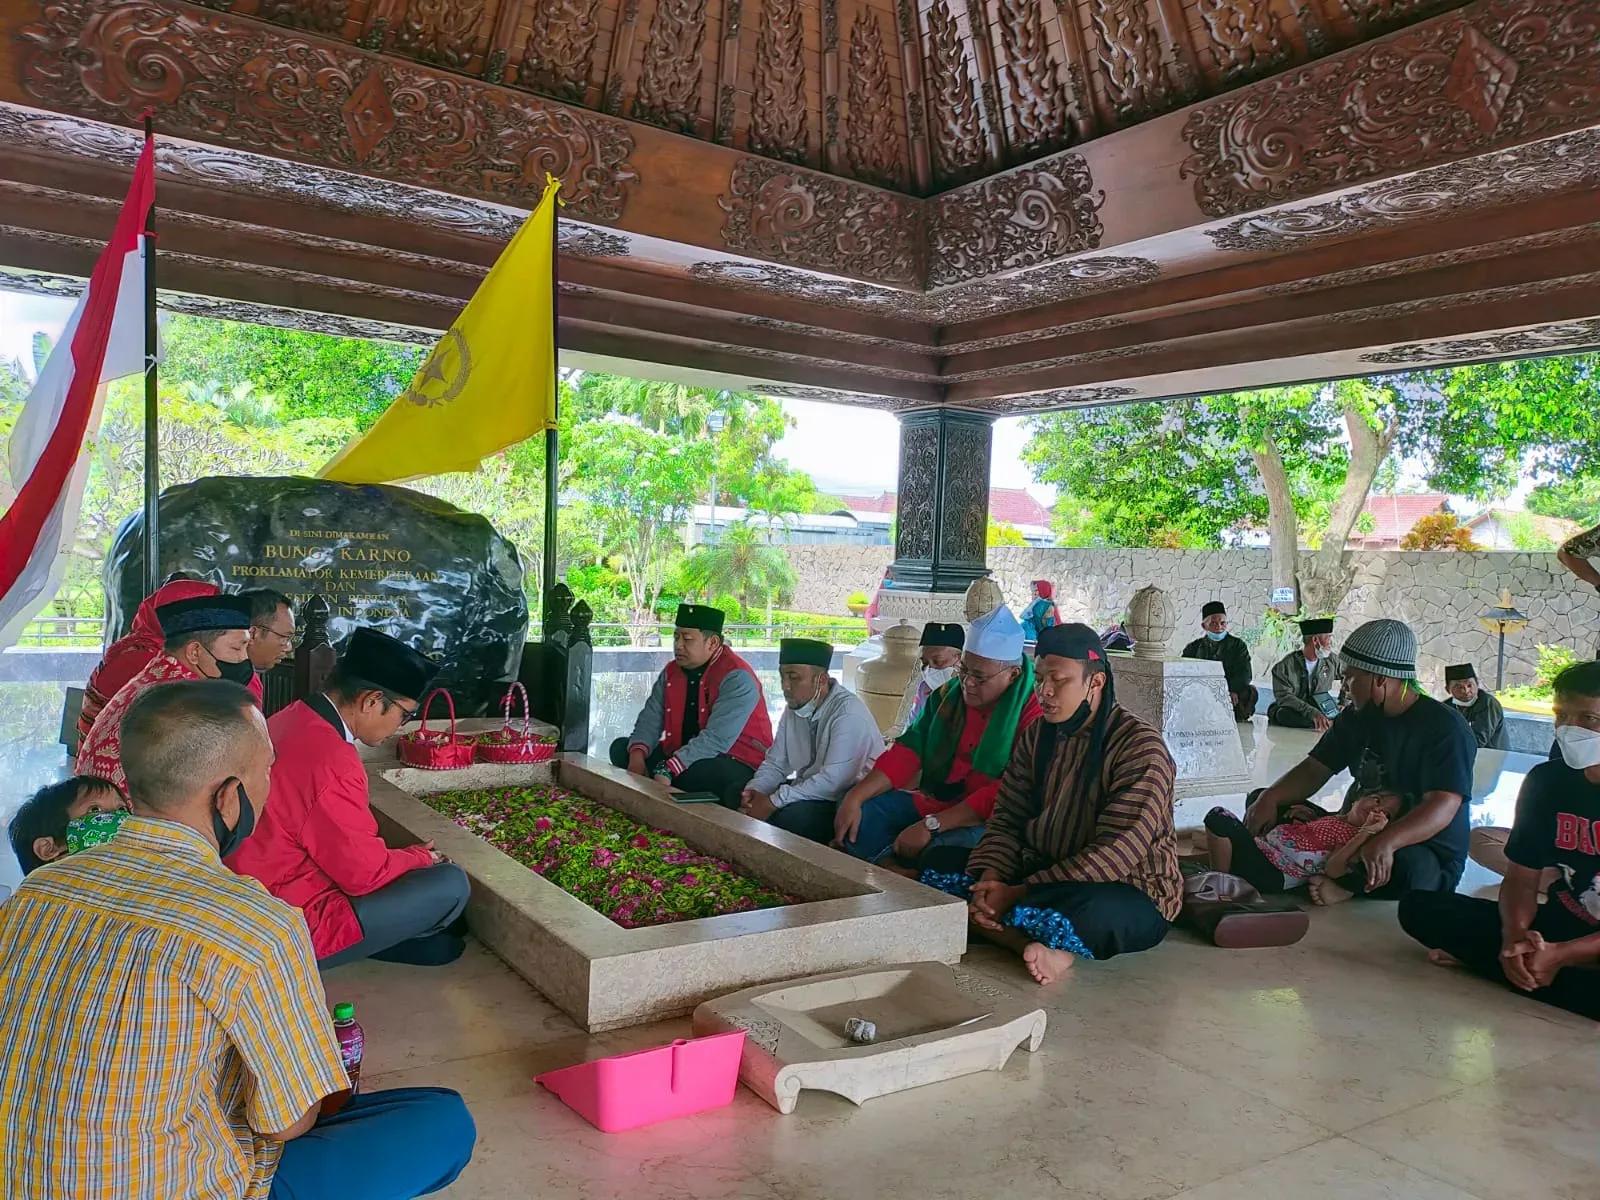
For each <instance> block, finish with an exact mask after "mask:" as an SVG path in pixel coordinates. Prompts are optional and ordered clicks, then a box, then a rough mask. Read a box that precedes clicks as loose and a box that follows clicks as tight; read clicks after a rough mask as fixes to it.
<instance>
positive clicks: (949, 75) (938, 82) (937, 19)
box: [928, 0, 983, 184]
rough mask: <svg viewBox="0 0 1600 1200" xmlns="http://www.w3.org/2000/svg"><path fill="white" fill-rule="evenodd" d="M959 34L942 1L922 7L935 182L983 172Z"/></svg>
mask: <svg viewBox="0 0 1600 1200" xmlns="http://www.w3.org/2000/svg"><path fill="white" fill-rule="evenodd" d="M972 84H973V80H972V72H971V68H970V67H969V66H968V65H967V56H966V52H965V50H964V49H963V48H962V44H961V31H960V30H959V29H958V28H957V27H956V19H955V17H954V16H953V15H952V14H951V12H950V6H949V4H948V3H947V2H946V0H934V2H933V4H932V6H931V7H930V8H929V9H928V89H929V95H928V107H929V109H930V112H929V114H928V124H929V126H930V127H931V133H932V137H933V168H934V175H935V177H936V178H937V179H938V180H939V181H940V182H941V183H947V184H948V183H958V182H960V181H962V180H965V179H971V178H972V177H973V176H974V175H976V174H978V172H979V171H981V170H982V169H983V128H982V126H981V125H980V123H979V121H978V106H977V103H976V101H975V100H974V99H973V86H972Z"/></svg>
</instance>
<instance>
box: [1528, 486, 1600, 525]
mask: <svg viewBox="0 0 1600 1200" xmlns="http://www.w3.org/2000/svg"><path fill="white" fill-rule="evenodd" d="M1528 511H1529V512H1533V513H1538V514H1540V515H1541V516H1545V517H1565V518H1566V519H1567V520H1569V521H1576V522H1578V524H1580V525H1583V526H1586V527H1587V526H1589V525H1593V524H1594V523H1595V522H1597V521H1600V475H1579V476H1576V477H1573V478H1565V479H1555V480H1552V481H1550V482H1549V483H1541V484H1540V485H1539V486H1538V487H1536V488H1534V489H1533V491H1531V492H1529V493H1528Z"/></svg>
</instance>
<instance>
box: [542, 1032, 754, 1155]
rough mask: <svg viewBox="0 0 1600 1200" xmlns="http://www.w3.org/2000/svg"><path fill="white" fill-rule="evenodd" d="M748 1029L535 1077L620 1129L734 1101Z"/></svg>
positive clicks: (598, 1124)
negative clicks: (740, 1058)
mask: <svg viewBox="0 0 1600 1200" xmlns="http://www.w3.org/2000/svg"><path fill="white" fill-rule="evenodd" d="M743 1053H744V1030H742V1029H736V1030H734V1031H733V1032H732V1033H716V1034H712V1035H711V1036H710V1037H703V1038H694V1039H693V1040H691V1041H683V1040H679V1041H675V1042H673V1043H672V1044H671V1045H668V1046H656V1047H655V1048H653V1049H650V1050H636V1051H635V1052H634V1053H632V1054H618V1055H616V1056H614V1057H612V1058H597V1059H595V1060H594V1061H593V1062H586V1063H578V1064H577V1065H576V1066H572V1067H562V1068H561V1069H560V1070H557V1071H546V1072H545V1073H544V1074H543V1075H539V1076H536V1077H535V1082H537V1083H542V1084H543V1085H544V1086H545V1087H547V1088H549V1089H550V1090H551V1091H552V1092H554V1093H555V1094H556V1095H557V1096H559V1097H560V1098H561V1102H562V1103H563V1104H565V1105H566V1106H567V1107H568V1108H570V1109H572V1110H573V1111H574V1112H576V1113H577V1114H578V1115H579V1116H581V1117H583V1119H584V1120H586V1121H588V1122H589V1124H591V1125H593V1126H594V1127H595V1128H596V1129H598V1130H600V1131H601V1132H603V1133H621V1132H622V1131H623V1130H624V1129H638V1128H639V1127H640V1126H641V1125H654V1124H655V1123H656V1122H657V1121H667V1120H671V1119H672V1118H673V1117H687V1116H688V1115H689V1114H690V1113H697V1112H705V1111H706V1110H707V1109H712V1108H721V1107H722V1106H723V1105H725V1104H731V1103H733V1091H734V1088H736V1087H738V1086H739V1057H740V1055H742V1054H743Z"/></svg>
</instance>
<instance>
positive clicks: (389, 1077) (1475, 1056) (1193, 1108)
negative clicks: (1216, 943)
mask: <svg viewBox="0 0 1600 1200" xmlns="http://www.w3.org/2000/svg"><path fill="white" fill-rule="evenodd" d="M631 698H632V697H631V695H629V696H628V697H627V699H630V700H631ZM24 699H25V700H26V701H27V702H28V704H27V707H28V709H29V710H30V711H29V712H28V713H27V714H26V715H24V714H22V713H20V712H19V708H18V707H15V706H13V705H12V704H11V703H0V710H6V709H9V712H8V713H7V716H8V717H9V718H10V719H9V720H8V721H6V730H5V731H6V733H7V734H8V735H10V736H8V737H6V738H5V739H3V741H4V744H3V745H0V817H3V816H4V815H5V813H6V811H7V810H8V809H9V808H11V807H13V806H14V804H15V803H16V801H17V800H20V798H21V796H22V795H24V794H26V792H27V791H31V790H32V788H33V787H36V786H38V783H39V782H42V781H43V780H44V779H46V778H49V777H50V776H51V775H52V774H53V773H54V772H55V771H56V770H59V769H60V763H59V753H58V752H55V753H54V756H52V751H51V750H50V749H49V748H48V745H47V744H46V743H47V741H48V739H44V738H40V737H38V736H37V734H36V733H35V732H34V730H33V728H32V727H33V726H34V725H39V726H40V727H41V728H42V727H43V725H45V724H47V723H48V722H47V720H46V718H47V717H48V716H49V710H50V709H51V707H52V705H53V704H58V703H59V698H58V697H57V696H54V695H42V694H41V695H40V696H37V697H36V696H33V695H32V694H29V695H27V696H22V695H20V694H11V695H7V696H4V697H0V700H5V701H8V702H10V701H17V700H24ZM622 699H623V698H622V697H621V696H618V697H615V698H614V700H618V701H620V700H622ZM623 706H625V701H624V705H623ZM614 710H615V711H620V707H619V706H618V705H617V704H615V703H613V704H610V705H607V711H614ZM56 711H59V709H56ZM1241 731H1242V734H1243V736H1244V738H1245V745H1246V750H1247V753H1248V756H1249V759H1250V763H1251V769H1252V775H1253V778H1254V779H1255V781H1256V782H1258V783H1266V782H1269V781H1270V780H1271V779H1273V778H1275V777H1276V776H1277V775H1279V774H1281V773H1282V772H1283V771H1284V770H1286V769H1287V768H1288V767H1290V766H1292V765H1293V764H1294V763H1295V762H1296V761H1298V760H1299V758H1300V757H1301V756H1302V755H1303V754H1304V753H1305V751H1306V750H1307V749H1308V748H1309V746H1310V745H1311V743H1312V741H1313V740H1314V739H1313V736H1312V735H1311V734H1309V733H1303V732H1297V731H1287V730H1268V729H1267V728H1266V726H1265V723H1264V721H1263V719H1261V718H1257V719H1256V721H1255V723H1254V724H1253V725H1251V726H1247V727H1246V726H1242V727H1241ZM52 732H53V727H52ZM1537 761H1538V760H1537V759H1534V758H1530V757H1528V756H1526V755H1508V754H1501V753H1499V752H1494V751H1483V752H1481V753H1480V754H1479V756H1478V770H1477V786H1476V789H1475V791H1476V797H1475V802H1474V804H1473V806H1472V819H1473V823H1474V824H1475V825H1483V824H1507V823H1509V821H1510V818H1511V812H1512V807H1513V805H1514V802H1515V798H1516V793H1517V788H1518V787H1519V786H1520V784H1521V781H1522V777H1523V776H1524V775H1525V774H1526V772H1527V771H1528V770H1529V769H1531V768H1532V766H1534V765H1535V764H1536V762H1537ZM1341 786H1342V785H1341V782H1340V781H1338V780H1335V781H1333V782H1332V783H1330V785H1329V789H1328V791H1329V792H1330V793H1332V792H1335V791H1338V790H1339V789H1340V788H1341ZM1242 799H1243V798H1242V797H1217V798H1207V799H1198V800H1189V801H1185V802H1183V804H1182V805H1181V806H1180V809H1181V810H1180V814H1179V823H1180V825H1184V824H1194V823H1197V822H1198V820H1199V817H1200V815H1202V814H1203V813H1204V812H1205V810H1206V808H1208V807H1209V806H1210V805H1211V804H1213V803H1218V802H1221V803H1224V804H1228V805H1230V806H1235V807H1237V805H1238V804H1239V803H1241V802H1242ZM14 871H15V864H14V863H13V862H11V861H10V856H9V854H0V884H5V883H9V882H11V877H10V876H9V875H8V874H7V872H12V873H14ZM1470 871H1471V872H1472V873H1471V874H1469V875H1468V877H1467V878H1466V879H1465V880H1464V881H1463V885H1462V887H1463V890H1467V891H1488V890H1489V889H1490V888H1491V887H1492V885H1493V884H1494V882H1495V880H1494V878H1493V877H1492V876H1490V875H1489V874H1488V873H1486V872H1482V871H1481V870H1480V869H1478V868H1476V867H1473V868H1470ZM965 961H966V964H967V965H968V966H969V967H972V968H973V969H975V970H977V971H979V972H981V973H984V974H986V975H989V976H991V977H992V978H994V979H995V980H997V981H1000V982H1002V983H1004V984H1006V985H1007V986H1010V987H1012V988H1015V989H1017V990H1019V991H1023V992H1031V993H1035V994H1037V995H1038V996H1039V997H1040V1000H1041V1002H1042V1003H1043V1004H1044V1005H1045V1006H1046V1007H1047V1008H1048V1010H1049V1013H1050V1030H1049V1032H1048V1034H1047V1035H1046V1039H1045V1043H1044V1046H1043V1047H1042V1048H1041V1050H1040V1051H1039V1052H1038V1053H1037V1054H1034V1055H1029V1054H1027V1053H1026V1052H1022V1051H1019V1052H1018V1053H1016V1054H1015V1055H1014V1056H1013V1057H1012V1059H1011V1061H1010V1063H1009V1064H1008V1065H1007V1067H1006V1068H1005V1070H1004V1071H1002V1072H1000V1073H997V1074H989V1075H980V1076H975V1077H969V1078H967V1079H962V1080H956V1081H953V1082H950V1083H945V1084H937V1085H933V1086H930V1087H926V1088H921V1089H918V1090H915V1091H911V1092H906V1093H902V1094H900V1095H896V1096H889V1097H885V1098H883V1099H879V1100H874V1101H871V1102H869V1103H868V1104H866V1105H864V1106H862V1107H861V1108H856V1107H854V1106H852V1105H851V1104H850V1103H849V1102H848V1101H845V1100H842V1099H838V1098H836V1097H832V1096H828V1095H826V1094H820V1093H806V1094H804V1095H803V1096H802V1098H801V1100H800V1104H799V1107H798V1108H797V1109H796V1111H795V1113H794V1114H793V1115H792V1116H789V1117H781V1116H779V1115H778V1114H777V1113H776V1112H774V1111H773V1110H772V1109H770V1108H768V1107H767V1105H766V1104H765V1103H763V1102H762V1101H760V1100H758V1099H757V1098H756V1097H755V1096H754V1095H753V1094H752V1093H750V1092H748V1091H745V1090H743V1089H741V1090H740V1092H739V1093H738V1094H737V1096H736V1098H735V1100H734V1103H733V1104H732V1105H731V1106H730V1107H728V1108H726V1109H723V1110H720V1111H717V1112H713V1113H708V1114H704V1115H702V1116H699V1117H691V1118H687V1119H684V1120H680V1121H675V1122H669V1123H666V1124H663V1125H658V1126H654V1127H650V1128H646V1129H642V1130H636V1131H634V1132H631V1133H625V1134H618V1135H606V1134H602V1133H599V1132H597V1131H596V1130H594V1129H593V1128H592V1127H590V1126H589V1125H588V1124H587V1123H585V1122H584V1121H583V1120H582V1119H581V1118H580V1117H578V1116H577V1115H576V1114H574V1113H572V1112H571V1111H570V1110H568V1109H567V1108H565V1107H564V1106H563V1105H562V1104H561V1103H560V1102H559V1101H557V1100H555V1099H554V1098H553V1097H552V1096H550V1095H549V1094H547V1093H545V1092H544V1091H543V1090H542V1089H540V1088H539V1087H537V1086H536V1085H535V1084H534V1083H533V1077H534V1076H535V1075H536V1074H538V1073H539V1072H541V1071H545V1070H548V1069H551V1068H554V1067H558V1066H565V1065H568V1064H570V1063H574V1062H579V1061H583V1060H585V1059H589V1058H594V1057H599V1056H602V1055H606V1054H615V1053H621V1052H624V1051H627V1050H633V1049H640V1048H643V1047H646V1046H652V1045H658V1044H660V1043H662V1042H665V1041H668V1040H670V1039H671V1038H674V1037H681V1036H686V1035H687V1033H688V1022H687V1021H686V1020H679V1021H672V1022H666V1023H659V1024H655V1025H649V1026H642V1027H638V1028H634V1029H629V1030H623V1031H620V1032H616V1033H611V1034H603V1035H599V1036H593V1037H591V1036H589V1035H587V1034H585V1033H583V1032H582V1031H581V1030H580V1029H578V1028H577V1026H575V1025H573V1024H572V1022H571V1021H570V1020H568V1019H567V1018H566V1017H565V1016H563V1015H562V1014H561V1013H560V1012H558V1011H557V1010H556V1009H555V1008H554V1007H553V1006H552V1005H550V1004H549V1003H547V1002H546V1001H545V1000H544V999H543V998H542V997H540V996H539V994H538V993H537V992H535V991H534V990H533V989H532V988H530V987H529V986H528V985H527V984H525V983H524V982H523V981H522V980H521V979H520V978H519V977H518V976H516V975H515V974H513V973H512V972H511V971H510V970H509V969H508V968H507V967H506V966H505V965H504V964H503V963H501V962H500V961H499V960H498V959H496V958H495V957H494V956H493V955H492V954H490V953H489V952H488V951H486V950H484V949H482V948H481V947H479V946H477V945H476V944H474V945H473V946H471V947H470V948H469V951H468V953H467V955H466V956H465V957H464V958H463V959H462V960H461V961H459V962H457V963H455V964H452V965H451V966H449V967H445V968H440V969H436V970H430V969H423V968H406V967H399V966H390V965H386V964H382V963H361V964H356V965H352V966H349V967H342V968H339V969H337V970H334V971H330V972H328V974H327V976H326V983H327V991H328V999H329V1001H330V1003H333V1002H338V1001H345V1000H349V1001H353V1002H354V1003H355V1004H356V1010H357V1013H358V1015H359V1017H360V1019H361V1022H362V1024H363V1026H364V1028H365V1031H366V1035H367V1059H366V1074H365V1083H366V1084H367V1086H369V1087H372V1088H383V1087H394V1086H410V1085H435V1086H447V1087H453V1088H456V1089H458V1090H459V1091H461V1092H462V1094H463V1095H464V1096H465V1097H466V1099H467V1101H468V1103H469V1105H470V1106H471V1108H472V1110H473V1114H474V1116H475V1118H476V1120H477V1122H478V1130H479V1142H478V1150H477V1154H476V1156H475V1158H474V1160H473V1162H472V1165H471V1166H470V1167H469V1168H468V1170H467V1172H466V1173H465V1174H464V1175H463V1176H462V1177H461V1179H460V1180H459V1181H458V1182H457V1183H456V1184H455V1186H453V1187H452V1188H450V1189H448V1191H446V1192H445V1193H442V1195H445V1196H447V1197H449V1198H450V1200H489V1198H494V1200H502V1198H511V1197H525V1196H526V1197H533V1196H537V1197H540V1198H541V1200H546V1198H551V1197H556V1198H561V1200H565V1198H569V1197H570V1198H573V1200H591V1198H592V1200H610V1198H613V1197H615V1198H619V1200H620V1198H623V1197H626V1198H627V1200H653V1198H656V1197H671V1198H679V1197H682V1198H685V1200H687V1198H690V1197H693V1198H694V1200H721V1198H724V1197H730V1198H741V1200H742V1198H758V1200H812V1198H816V1200H822V1198H828V1200H855V1198H856V1197H860V1198H861V1200H868V1198H869V1197H870V1198H872V1200H898V1198H900V1197H904V1198H905V1200H937V1198H942V1197H950V1198H951V1200H958V1198H959V1200H976V1198H980V1197H985V1198H986V1197H996V1198H1005V1200H1030V1198H1033V1197H1039V1198H1040V1200H1044V1198H1046V1197H1049V1198H1052V1200H1054V1198H1056V1197H1082V1198H1084V1200H1168V1198H1174V1197H1181V1198H1183V1200H1257V1198H1260V1200H1279V1198H1280V1197H1292V1198H1293V1200H1595V1197H1596V1196H1600V1137H1597V1134H1596V1132H1595V1129H1596V1127H1595V1121H1594V1114H1595V1113H1596V1112H1600V1039H1597V1038H1596V1036H1595V1034H1596V1029H1595V1026H1594V1025H1593V1024H1592V1023H1590V1022H1585V1021H1582V1020H1580V1019H1578V1018H1576V1017H1572V1016H1569V1015H1568V1014H1565V1013H1562V1012H1559V1011H1556V1010H1552V1009H1547V1008H1545V1007H1543V1006H1541V1005H1538V1004H1535V1003H1533V1002H1531V1001H1528V1000H1525V999H1523V998H1521V997H1518V996H1516V995H1513V994H1512V993H1510V992H1509V991H1506V990H1504V989H1501V988H1497V987H1494V986H1492V985H1490V984H1487V983H1484V982H1482V981H1479V980H1475V979H1472V978H1469V977H1465V976H1462V975H1459V974H1457V973H1455V972H1451V971H1445V970H1441V969H1439V968H1436V967H1433V966H1430V965H1429V964H1428V963H1427V962H1426V961H1425V960H1424V959H1423V957H1422V955H1421V953H1420V951H1419V948H1418V947H1416V946H1415V945H1414V944H1412V943H1411V942H1409V941H1408V940H1407V939H1406V938H1405V937H1404V936H1403V935H1402V934H1401V933H1400V931H1399V929H1398V927H1397V926H1396V924H1395V919H1394V906H1393V905H1392V904H1383V903H1366V904H1362V903H1352V904H1349V905H1345V906H1344V907H1342V908H1339V909H1333V910H1328V911H1314V912H1313V914H1312V921H1311V932H1310V933H1309V935H1308V936H1307V937H1306V939H1305V940H1304V941H1303V942H1301V943H1300V944H1299V945H1297V946H1293V947H1290V948H1287V949H1282V950H1267V951H1233V952H1230V951H1223V950H1218V949H1215V948H1213V947H1211V946H1208V945H1206V944H1204V943H1202V942H1200V941H1199V940H1198V939H1196V938H1194V937H1192V936H1190V935H1188V934H1186V933H1184V932H1182V931H1175V932H1174V933H1173V934H1172V935H1171V936H1170V937H1169V938H1168V939H1167V941H1166V942H1165V943H1164V944H1163V945H1161V946H1160V947H1159V948H1157V949H1156V950H1153V951H1151V952H1149V953H1147V954H1140V955H1134V956H1131V957H1128V958H1123V959H1118V960H1116V961H1113V962H1109V963H1102V964H1083V965H1080V967H1079V968H1077V969H1076V970H1075V971H1074V973H1073V975H1072V976H1071V977H1070V978H1069V979H1067V980H1065V981H1064V982H1062V983H1060V984H1057V985H1055V986H1053V987H1051V988H1048V989H1037V988H1036V987H1035V985H1034V984H1033V983H1032V982H1031V981H1030V980H1028V979H1027V977H1026V975H1025V974H1024V972H1023V970H1022V968H1021V965H1020V963H1019V962H1018V961H1017V960H1016V959H1014V958H1012V957H1010V956H1008V955H1006V954H1004V953H1002V952H999V951H997V950H995V949H993V948H990V947H975V948H973V949H972V951H971V952H970V953H969V954H968V956H967V959H966V960H965Z"/></svg>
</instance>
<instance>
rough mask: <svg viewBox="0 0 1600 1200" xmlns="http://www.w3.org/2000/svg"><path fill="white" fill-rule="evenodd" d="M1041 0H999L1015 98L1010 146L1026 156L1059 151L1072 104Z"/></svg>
mask: <svg viewBox="0 0 1600 1200" xmlns="http://www.w3.org/2000/svg"><path fill="white" fill-rule="evenodd" d="M1039 6H1040V0H996V7H995V12H996V15H997V16H998V18H999V24H1000V45H1001V48H1002V49H1003V50H1004V51H1005V58H1006V62H1005V77H1006V92H1007V94H1008V95H1009V96H1010V98H1011V122H1012V124H1011V139H1010V140H1011V149H1012V151H1013V152H1014V153H1016V154H1018V155H1021V156H1023V157H1029V158H1031V157H1034V156H1036V155H1039V154H1046V153H1049V152H1050V151H1052V150H1057V149H1059V148H1060V147H1061V146H1063V145H1065V144H1066V142H1067V140H1068V128H1069V127H1068V120H1069V113H1068V105H1067V100H1066V97H1065V95H1064V94H1063V93H1062V90H1061V80H1060V78H1059V76H1058V75H1057V74H1056V66H1055V64H1054V63H1053V62H1051V61H1050V51H1049V46H1048V45H1047V43H1046V42H1045V36H1044V18H1043V15H1042V14H1041V12H1040V7H1039Z"/></svg>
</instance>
